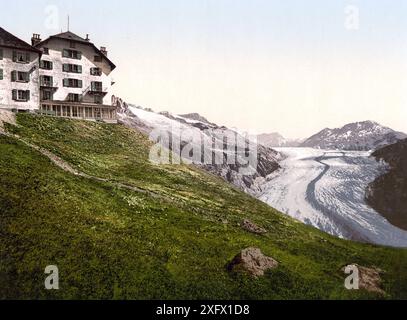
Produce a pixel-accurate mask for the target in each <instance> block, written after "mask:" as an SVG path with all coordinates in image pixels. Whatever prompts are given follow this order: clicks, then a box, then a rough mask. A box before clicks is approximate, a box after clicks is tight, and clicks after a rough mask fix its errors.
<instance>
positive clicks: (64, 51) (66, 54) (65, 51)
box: [62, 49, 69, 58]
mask: <svg viewBox="0 0 407 320" xmlns="http://www.w3.org/2000/svg"><path fill="white" fill-rule="evenodd" d="M62 56H63V57H64V58H68V57H69V54H68V50H66V49H64V50H62Z"/></svg>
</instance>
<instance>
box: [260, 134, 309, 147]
mask: <svg viewBox="0 0 407 320" xmlns="http://www.w3.org/2000/svg"><path fill="white" fill-rule="evenodd" d="M257 141H258V142H259V143H260V144H262V145H263V146H266V147H270V148H281V147H298V146H299V145H300V144H301V143H302V141H301V140H299V139H286V138H284V137H283V136H282V135H281V134H279V133H278V132H274V133H263V134H259V135H258V136H257Z"/></svg>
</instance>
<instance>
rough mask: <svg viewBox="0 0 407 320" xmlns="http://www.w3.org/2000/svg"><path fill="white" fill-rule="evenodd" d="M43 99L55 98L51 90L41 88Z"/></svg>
mask: <svg viewBox="0 0 407 320" xmlns="http://www.w3.org/2000/svg"><path fill="white" fill-rule="evenodd" d="M41 100H42V101H45V100H48V101H50V100H53V94H52V91H51V90H41Z"/></svg>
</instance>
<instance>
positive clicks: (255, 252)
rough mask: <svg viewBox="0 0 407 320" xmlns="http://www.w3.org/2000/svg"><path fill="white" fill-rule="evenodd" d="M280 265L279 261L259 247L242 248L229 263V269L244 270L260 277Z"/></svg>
mask: <svg viewBox="0 0 407 320" xmlns="http://www.w3.org/2000/svg"><path fill="white" fill-rule="evenodd" d="M276 267H278V262H277V261H276V260H274V259H273V258H271V257H267V256H265V255H264V254H263V253H262V252H261V250H260V249H258V248H247V249H244V250H242V251H241V252H240V253H239V254H238V255H237V256H236V257H235V258H234V259H233V260H232V262H231V263H229V265H228V270H229V271H244V272H247V273H248V274H250V275H251V276H253V277H260V276H263V275H264V272H265V271H267V270H269V269H273V268H276Z"/></svg>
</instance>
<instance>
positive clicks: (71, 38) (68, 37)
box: [35, 31, 116, 70]
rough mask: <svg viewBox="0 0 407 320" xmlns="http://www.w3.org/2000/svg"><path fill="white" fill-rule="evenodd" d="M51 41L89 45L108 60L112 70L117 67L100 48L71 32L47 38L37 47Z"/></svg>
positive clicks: (37, 46)
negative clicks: (58, 40) (66, 41)
mask: <svg viewBox="0 0 407 320" xmlns="http://www.w3.org/2000/svg"><path fill="white" fill-rule="evenodd" d="M51 39H63V40H69V41H74V42H79V43H82V44H86V45H89V46H91V47H93V49H95V51H96V52H97V53H98V54H100V55H101V56H102V57H103V58H104V59H106V61H107V62H108V63H109V65H110V67H111V68H112V70H114V69H115V68H116V65H115V64H114V63H113V62H112V61H111V60H110V59H109V58H108V57H107V56H106V55H105V54H104V53H103V52H102V51H100V49H99V48H98V47H96V46H95V45H94V44H93V43H92V42H90V41H89V40H86V39H84V38H82V37H80V36H78V35H77V34H75V33H73V32H71V31H67V32H62V33H58V34H55V35H53V36H50V37H49V38H47V39H45V40H43V41H41V42H40V43H38V44H37V45H35V47H36V48H40V47H42V46H43V45H44V44H45V43H47V42H48V41H49V40H51Z"/></svg>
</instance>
